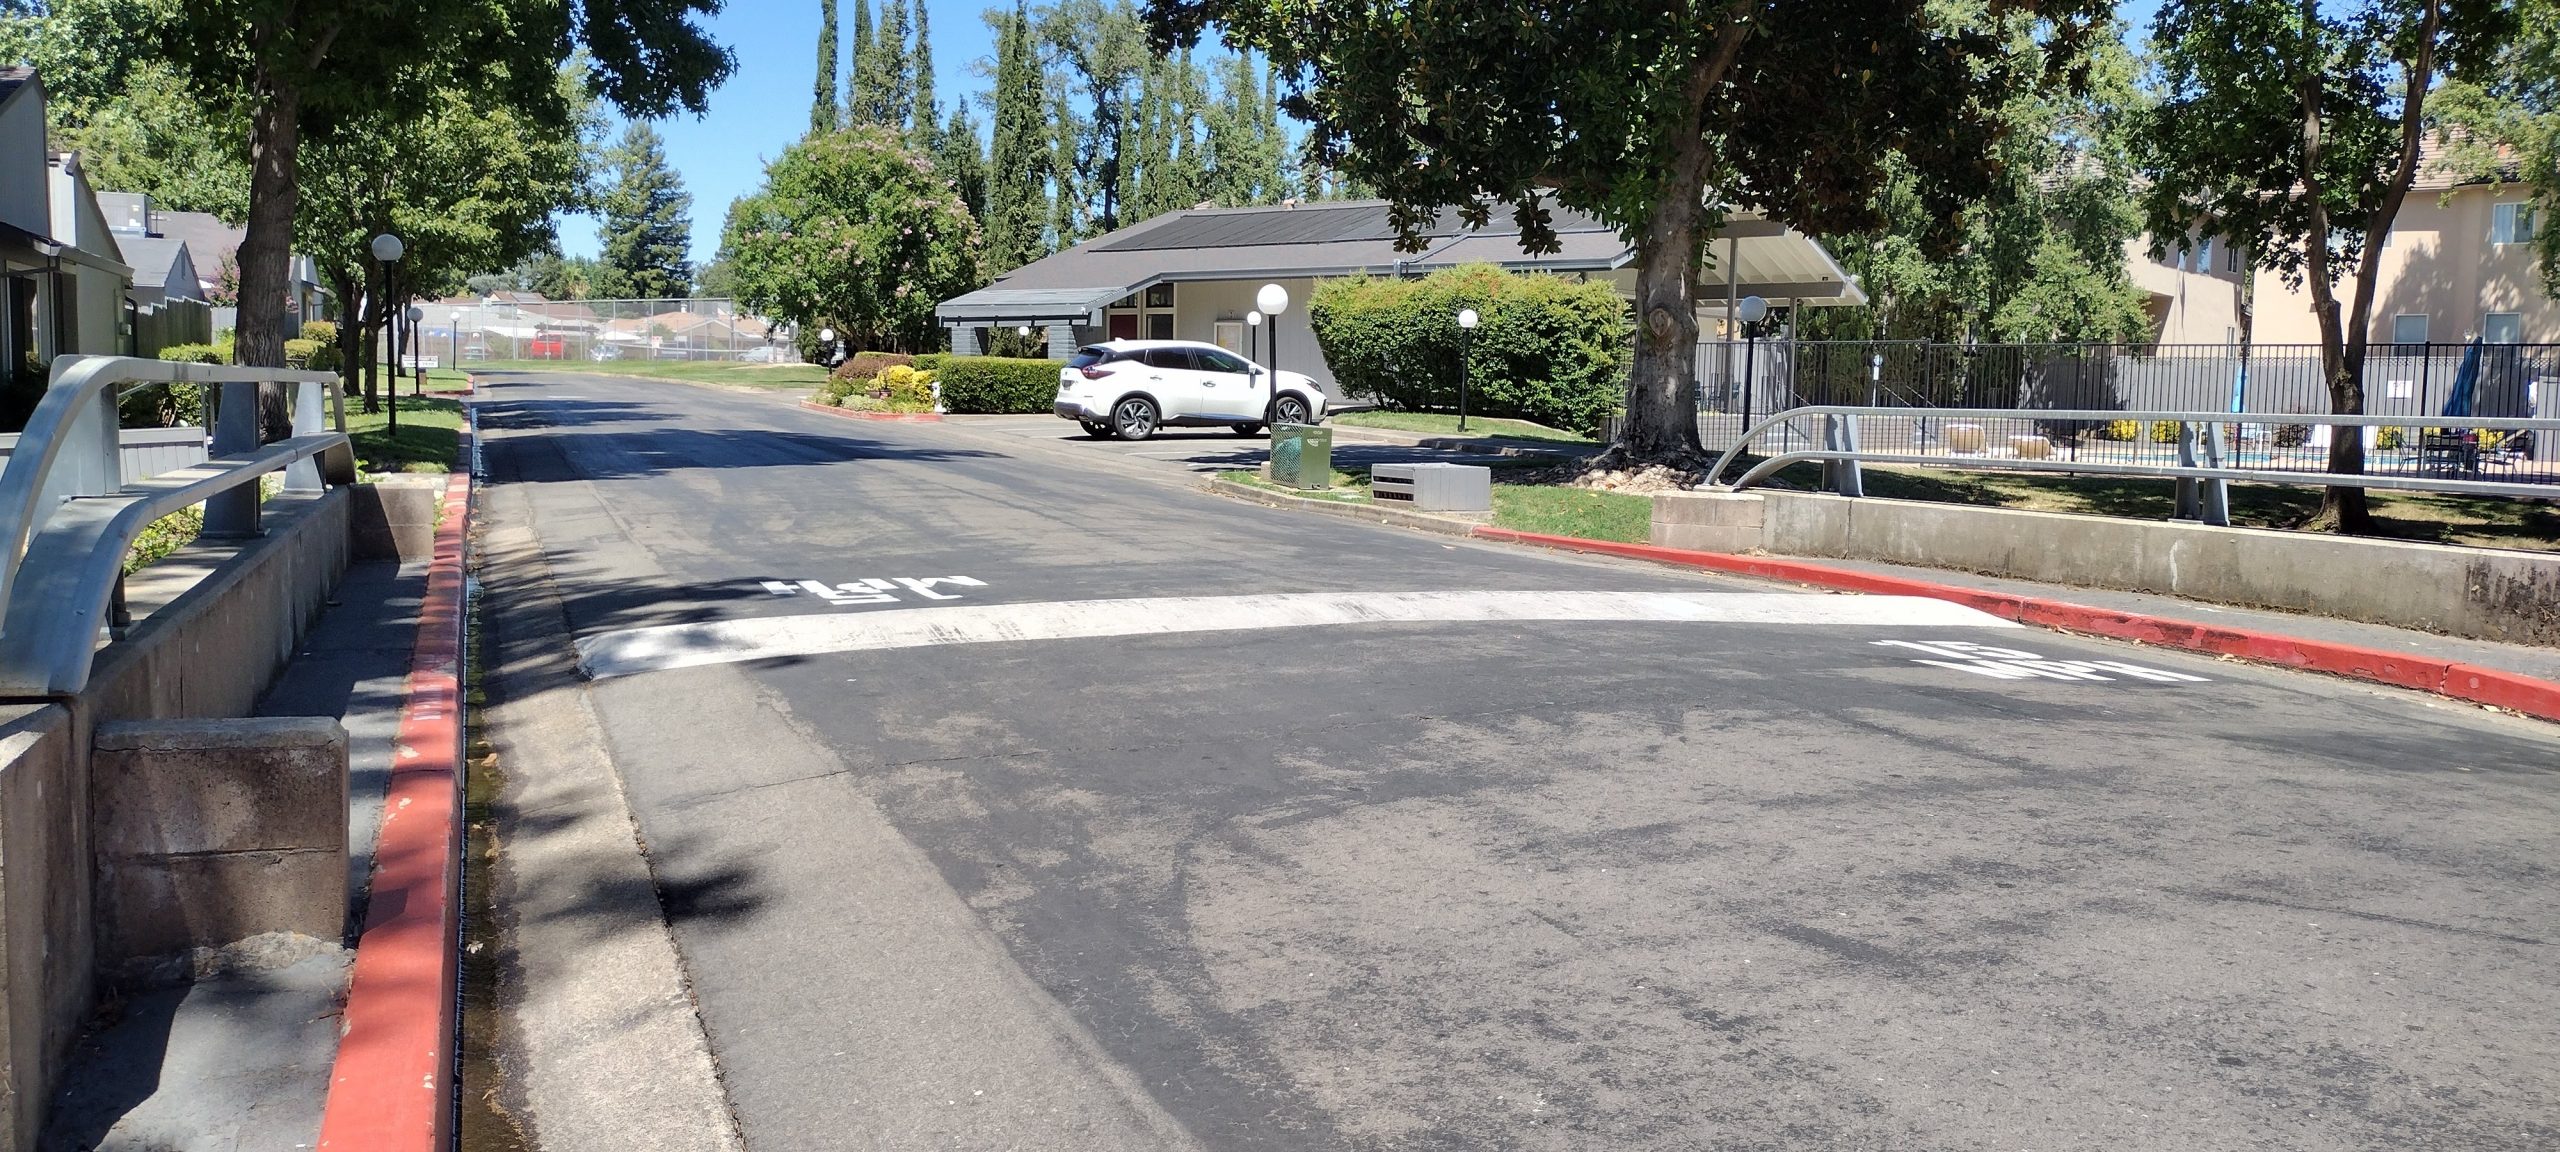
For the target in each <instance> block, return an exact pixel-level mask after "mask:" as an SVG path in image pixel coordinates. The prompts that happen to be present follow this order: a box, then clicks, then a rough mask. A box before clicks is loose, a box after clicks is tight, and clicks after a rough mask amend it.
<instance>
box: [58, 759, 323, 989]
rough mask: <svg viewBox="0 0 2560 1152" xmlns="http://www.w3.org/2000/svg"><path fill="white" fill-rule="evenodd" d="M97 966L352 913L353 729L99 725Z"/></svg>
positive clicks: (93, 803) (305, 926)
mask: <svg viewBox="0 0 2560 1152" xmlns="http://www.w3.org/2000/svg"><path fill="white" fill-rule="evenodd" d="M89 806H90V812H91V816H92V819H93V820H94V822H95V829H96V831H95V837H96V844H97V849H96V852H97V861H98V896H97V900H98V905H99V909H98V911H99V917H100V935H99V952H100V957H99V959H100V961H101V964H102V965H106V966H116V965H121V964H123V963H125V962H127V961H131V960H135V959H140V958H146V957H152V956H157V955H163V954H166V953H170V952H175V951H184V950H188V949H194V948H215V947H220V946H222V945H224V944H228V943H231V942H232V941H235V940H239V939H243V938H245V937H248V936H254V935H258V934H260V933H264V932H298V933H301V934H303V935H306V936H315V937H319V938H321V939H336V938H337V937H338V936H339V935H340V934H341V933H342V932H343V931H344V929H345V922H346V915H347V893H346V875H347V735H346V731H345V729H343V728H340V727H339V726H338V723H337V721H335V720H328V719H323V718H317V717H273V718H255V719H236V720H153V721H134V722H125V723H117V724H107V725H101V726H100V727H99V728H98V731H97V734H96V736H95V738H94V743H93V750H92V756H91V776H90V802H89Z"/></svg>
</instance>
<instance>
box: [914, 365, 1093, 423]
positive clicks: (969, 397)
mask: <svg viewBox="0 0 2560 1152" xmlns="http://www.w3.org/2000/svg"><path fill="white" fill-rule="evenodd" d="M1061 367H1064V365H1062V364H1060V363H1059V362H1058V361H1056V360H1016V359H1013V358H1011V357H1006V356H946V357H944V358H943V359H942V361H941V362H940V363H939V365H938V366H937V367H936V368H935V369H934V379H935V380H937V381H939V382H940V383H941V384H942V407H943V409H944V410H945V411H950V412H983V413H997V414H1013V415H1020V414H1025V413H1043V414H1045V413H1047V412H1048V411H1049V410H1050V409H1049V406H1050V405H1051V404H1053V403H1055V402H1056V401H1057V398H1058V369H1059V368H1061Z"/></svg>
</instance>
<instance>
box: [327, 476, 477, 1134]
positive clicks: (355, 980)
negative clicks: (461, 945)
mask: <svg viewBox="0 0 2560 1152" xmlns="http://www.w3.org/2000/svg"><path fill="white" fill-rule="evenodd" d="M445 508H446V510H447V511H448V512H449V513H451V514H450V515H447V516H445V517H444V519H443V521H442V522H441V523H439V524H438V525H437V526H436V551H435V559H434V560H433V561H432V562H431V563H430V564H429V565H428V567H427V588H426V595H425V600H424V603H423V604H421V605H420V607H419V612H418V643H417V648H416V649H415V650H414V652H413V653H412V654H411V656H410V664H409V684H408V698H407V701H406V703H404V704H403V705H402V706H401V709H400V733H399V737H398V739H397V741H396V742H395V744H394V747H395V748H396V749H397V751H396V753H395V756H396V759H395V760H394V762H393V764H392V767H391V783H390V788H389V790H388V792H387V794H386V795H385V797H384V800H383V815H382V831H381V834H380V836H379V838H378V839H377V840H376V842H375V845H374V867H373V882H372V887H371V891H372V898H371V900H370V902H369V904H368V906H367V911H366V916H365V924H364V931H363V932H362V934H361V935H359V936H358V937H357V939H356V957H355V967H354V970H353V972H352V974H351V975H350V976H349V978H348V985H347V1006H346V1011H345V1014H344V1016H343V1018H342V1023H341V1026H340V1032H339V1040H338V1057H337V1062H336V1063H335V1065H334V1066H333V1067H332V1068H331V1069H330V1073H329V1103H328V1106H327V1111H326V1112H325V1113H323V1115H322V1117H321V1121H320V1147H322V1148H336V1149H346V1150H349V1152H354V1150H359V1149H360V1150H363V1152H441V1150H442V1149H444V1148H445V1147H447V1146H448V1145H449V1144H450V1143H451V1141H452V1136H453V1093H454V1081H453V1076H454V1041H455V1036H454V1027H455V1012H456V995H457V992H458V987H457V983H456V980H457V976H458V974H459V959H460V958H459V956H458V955H457V953H456V951H455V949H456V947H457V944H458V940H459V936H458V931H459V928H460V924H461V920H460V909H461V905H460V903H459V898H460V885H461V877H462V772H461V768H462V707H461V704H462V685H461V675H462V629H463V602H462V598H463V580H464V572H463V559H464V549H465V547H466V543H467V530H468V527H469V524H470V520H471V476H470V474H469V473H467V472H456V473H454V474H453V475H452V476H451V478H450V479H449V480H447V482H446V485H445Z"/></svg>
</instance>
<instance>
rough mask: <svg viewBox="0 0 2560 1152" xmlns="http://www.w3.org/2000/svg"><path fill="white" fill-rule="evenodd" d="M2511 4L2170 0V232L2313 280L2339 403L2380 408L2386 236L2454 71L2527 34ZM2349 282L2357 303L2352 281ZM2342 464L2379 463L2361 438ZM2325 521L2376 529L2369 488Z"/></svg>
mask: <svg viewBox="0 0 2560 1152" xmlns="http://www.w3.org/2000/svg"><path fill="white" fill-rule="evenodd" d="M2516 30H2517V21H2516V16H2515V10H2514V7H2513V5H2512V4H2510V3H2502V2H2500V0H2415V2H2414V3H2402V2H2399V0H2373V2H2369V3H2364V4H2359V5H2357V6H2354V7H2340V6H2334V5H2333V6H2325V7H2324V6H2322V5H2320V4H2318V3H2316V2H2314V0H2170V3H2168V4H2166V5H2164V6H2163V7H2162V8H2161V9H2160V13H2159V17H2158V20H2157V22H2156V23H2155V25H2154V26H2153V30H2152V39H2153V43H2154V45H2155V47H2154V55H2155V67H2156V69H2157V73H2158V75H2157V79H2156V86H2157V87H2158V89H2159V91H2160V102H2159V104H2158V106H2157V108H2156V110H2155V111H2154V113H2153V115H2152V116H2151V118H2150V120H2149V123H2148V124H2147V125H2146V126H2145V130H2144V132H2143V136H2142V147H2143V161H2144V168H2145V172H2146V175H2148V176H2149V177H2150V185H2149V187H2148V188H2147V189H2146V191H2145V192H2144V195H2143V204H2144V209H2145V214H2146V216H2147V217H2148V220H2149V224H2150V230H2151V233H2152V235H2153V237H2154V243H2155V244H2158V243H2164V242H2166V238H2168V237H2183V236H2186V235H2188V234H2189V232H2190V231H2191V230H2192V229H2194V228H2196V227H2198V226H2201V227H2204V228H2208V229H2210V230H2211V231H2212V232H2213V233H2215V234H2218V235H2221V236H2224V237H2226V238H2228V239H2229V240H2231V241H2233V242H2236V243H2238V244H2240V245H2242V246H2243V247H2244V248H2245V249H2246V250H2247V251H2248V252H2249V253H2250V255H2251V258H2252V259H2253V260H2254V261H2255V262H2256V263H2257V264H2258V265H2260V266H2262V267H2268V268H2272V269H2274V270H2275V271H2276V273H2277V274H2279V275H2281V276H2282V277H2284V279H2285V280H2286V281H2287V282H2288V283H2291V284H2294V285H2298V286H2302V287H2306V288H2308V289H2309V291H2310V294H2311V300H2312V312H2313V315H2314V318H2315V319H2316V320H2317V321H2318V323H2319V327H2320V345H2321V359H2322V366H2323V369H2324V372H2325V375H2326V376H2327V378H2328V384H2329V402H2330V410H2331V411H2333V412H2338V413H2360V412H2362V411H2364V356H2365V346H2366V342H2367V338H2368V336H2369V335H2370V329H2371V327H2372V324H2371V313H2372V309H2373V296H2374V291H2375V289H2376V286H2377V284H2378V282H2379V281H2380V279H2381V275H2380V272H2381V256H2382V250H2381V245H2379V244H2378V243H2372V242H2371V241H2372V240H2373V239H2374V238H2376V237H2378V236H2380V235H2383V234H2385V233H2388V232H2389V231H2390V228H2391V224H2392V221H2393V220H2394V219H2395V218H2396V217H2397V216H2398V215H2399V212H2400V206H2401V204H2402V203H2403V202H2404V201H2405V200H2406V199H2407V197H2408V193H2409V188H2410V185H2411V184H2412V183H2413V182H2414V180H2415V179H2416V176H2417V173H2418V165H2419V162H2420V160H2421V159H2422V157H2423V154H2424V151H2425V144H2426V140H2427V135H2428V132H2429V128H2430V123H2429V120H2428V114H2427V109H2426V102H2427V99H2428V97H2429V95H2430V94H2431V93H2432V91H2433V90H2434V89H2435V87H2436V86H2437V83H2438V81H2439V79H2440V78H2452V79H2457V80H2460V79H2476V78H2478V77H2479V76H2480V75H2481V74H2482V73H2483V72H2485V71H2487V70H2489V69H2491V68H2494V67H2495V66H2496V63H2497V62H2498V61H2499V60H2500V59H2502V58H2503V56H2504V54H2505V52H2506V50H2507V49H2508V47H2509V46H2510V45H2511V44H2512V43H2513V42H2514V38H2515V34H2516ZM2342 287H2343V288H2345V289H2346V291H2347V299H2346V301H2344V303H2343V307H2342V304H2341V301H2340V300H2339V299H2338V292H2339V290H2340V288H2342ZM2329 470H2330V471H2331V472H2335V473H2340V474H2349V475H2352V474H2356V473H2361V472H2363V471H2364V441H2363V438H2362V437H2359V436H2337V437H2332V438H2331V440H2330V453H2329ZM2321 516H2322V518H2323V519H2324V520H2325V521H2327V522H2329V523H2331V524H2333V525H2334V526H2336V527H2338V528H2339V529H2341V530H2344V531H2351V532H2363V531H2369V530H2370V523H2371V522H2370V517H2369V515H2368V513H2367V511H2366V508H2365V501H2364V491H2363V489H2361V488H2353V487H2347V486H2338V487H2332V488H2330V489H2328V494H2327V496H2326V497H2325V498H2324V500H2323V501H2322V512H2321Z"/></svg>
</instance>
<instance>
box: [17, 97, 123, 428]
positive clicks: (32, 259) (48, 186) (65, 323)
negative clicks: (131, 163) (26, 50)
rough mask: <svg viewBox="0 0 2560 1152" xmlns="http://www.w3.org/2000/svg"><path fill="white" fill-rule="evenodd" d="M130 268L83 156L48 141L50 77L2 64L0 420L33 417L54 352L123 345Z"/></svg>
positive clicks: (102, 351)
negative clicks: (51, 146) (46, 82)
mask: <svg viewBox="0 0 2560 1152" xmlns="http://www.w3.org/2000/svg"><path fill="white" fill-rule="evenodd" d="M132 275H133V270H132V269H131V268H129V267H127V266H126V264H125V262H124V254H123V252H122V251H120V250H119V249H118V248H117V246H116V239H115V235H114V234H113V232H111V231H110V230H109V229H108V227H107V218H106V215H105V214H104V213H102V212H100V211H99V209H98V200H97V197H96V196H95V195H94V194H92V193H91V192H90V190H89V181H88V178H87V177H86V176H84V175H83V174H82V172H81V167H80V157H79V155H78V154H77V153H55V152H50V151H48V150H47V148H46V146H45V111H44V82H43V81H42V80H40V79H38V78H37V76H36V74H35V72H34V71H33V70H31V69H27V68H0V423H14V422H17V421H23V420H24V419H25V418H26V414H27V412H28V411H30V410H32V409H33V408H34V405H35V400H36V398H38V397H40V396H42V395H43V391H44V383H45V377H44V375H43V374H42V372H41V371H39V369H41V368H42V367H44V366H46V365H50V364H51V363H52V362H53V361H54V359H55V358H57V357H61V356H71V355H80V354H94V355H114V354H116V353H117V352H120V351H122V350H123V342H122V340H121V332H120V329H121V327H122V325H123V322H124V316H125V303H124V300H125V291H126V288H127V287H128V285H129V284H130V282H131V279H132Z"/></svg>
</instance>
